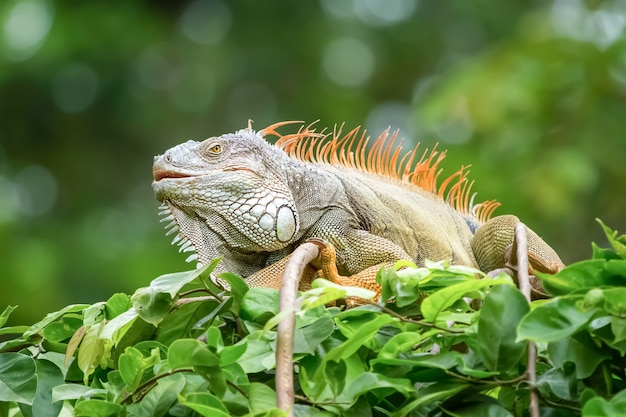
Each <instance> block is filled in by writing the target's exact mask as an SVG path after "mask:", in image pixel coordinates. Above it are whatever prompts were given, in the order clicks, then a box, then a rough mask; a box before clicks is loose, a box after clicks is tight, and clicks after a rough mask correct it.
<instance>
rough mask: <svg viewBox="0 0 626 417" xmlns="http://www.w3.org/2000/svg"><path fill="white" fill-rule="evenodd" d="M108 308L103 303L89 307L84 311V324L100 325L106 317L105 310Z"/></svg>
mask: <svg viewBox="0 0 626 417" xmlns="http://www.w3.org/2000/svg"><path fill="white" fill-rule="evenodd" d="M105 308H106V304H105V303H103V302H99V303H95V304H92V305H90V306H89V307H87V308H86V309H84V310H83V324H84V325H85V326H93V325H95V324H98V323H100V322H101V321H103V320H104V319H105V318H106V317H105V315H104V310H105Z"/></svg>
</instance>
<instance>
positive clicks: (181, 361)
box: [167, 339, 220, 369]
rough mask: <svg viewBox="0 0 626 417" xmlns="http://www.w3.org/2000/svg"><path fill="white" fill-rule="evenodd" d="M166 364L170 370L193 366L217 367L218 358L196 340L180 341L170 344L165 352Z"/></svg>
mask: <svg viewBox="0 0 626 417" xmlns="http://www.w3.org/2000/svg"><path fill="white" fill-rule="evenodd" d="M167 362H168V364H169V366H170V368H171V369H178V368H188V367H195V366H218V365H219V363H220V358H219V356H217V355H216V354H215V353H213V352H211V351H210V350H209V347H208V346H207V345H206V344H205V343H202V342H200V341H199V340H196V339H180V340H177V341H175V342H174V343H172V345H171V346H170V347H169V349H168V351H167Z"/></svg>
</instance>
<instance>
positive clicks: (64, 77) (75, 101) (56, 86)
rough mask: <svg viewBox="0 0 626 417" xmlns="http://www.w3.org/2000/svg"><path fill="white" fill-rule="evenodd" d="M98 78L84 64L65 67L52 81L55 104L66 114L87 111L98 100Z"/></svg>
mask: <svg viewBox="0 0 626 417" xmlns="http://www.w3.org/2000/svg"><path fill="white" fill-rule="evenodd" d="M97 90H98V76H97V75H96V73H95V71H94V70H93V69H91V67H89V66H87V65H84V64H79V63H75V64H70V65H67V66H65V67H63V68H62V69H61V70H60V71H59V72H58V73H57V74H56V76H55V77H54V79H53V80H52V99H53V100H54V104H56V105H57V107H58V108H59V109H61V110H63V111H64V112H66V113H78V112H81V111H83V110H85V109H86V108H87V107H89V105H90V104H91V103H92V102H93V100H94V99H95V98H96V92H97Z"/></svg>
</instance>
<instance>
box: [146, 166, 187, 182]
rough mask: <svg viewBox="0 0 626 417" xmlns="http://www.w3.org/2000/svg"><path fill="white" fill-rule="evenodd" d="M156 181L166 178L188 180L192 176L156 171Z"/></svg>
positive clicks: (163, 170)
mask: <svg viewBox="0 0 626 417" xmlns="http://www.w3.org/2000/svg"><path fill="white" fill-rule="evenodd" d="M152 175H153V177H154V180H155V181H161V180H162V179H164V178H188V177H190V176H191V175H187V174H181V173H180V172H173V171H168V170H165V169H160V170H156V171H154V172H153V174H152Z"/></svg>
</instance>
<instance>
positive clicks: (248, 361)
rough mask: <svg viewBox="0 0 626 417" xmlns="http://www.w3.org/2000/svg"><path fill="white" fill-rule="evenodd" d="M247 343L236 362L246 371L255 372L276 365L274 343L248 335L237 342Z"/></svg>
mask: <svg viewBox="0 0 626 417" xmlns="http://www.w3.org/2000/svg"><path fill="white" fill-rule="evenodd" d="M244 343H245V344H247V349H246V351H245V352H244V353H243V355H241V357H240V358H239V360H238V361H237V363H239V365H240V366H241V367H242V368H243V369H244V370H245V371H246V373H248V374H251V373H256V372H261V371H265V370H268V369H272V368H274V366H276V359H275V357H274V355H275V344H274V343H270V342H269V341H267V340H255V339H251V338H250V337H249V336H248V337H247V338H246V339H244V340H242V341H241V342H239V343H237V345H240V344H244Z"/></svg>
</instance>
